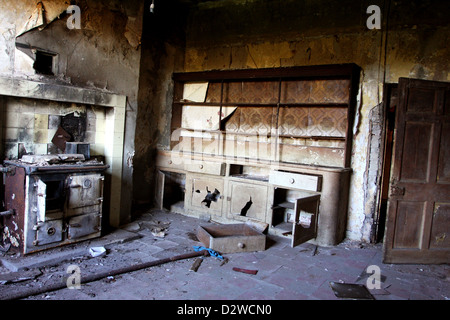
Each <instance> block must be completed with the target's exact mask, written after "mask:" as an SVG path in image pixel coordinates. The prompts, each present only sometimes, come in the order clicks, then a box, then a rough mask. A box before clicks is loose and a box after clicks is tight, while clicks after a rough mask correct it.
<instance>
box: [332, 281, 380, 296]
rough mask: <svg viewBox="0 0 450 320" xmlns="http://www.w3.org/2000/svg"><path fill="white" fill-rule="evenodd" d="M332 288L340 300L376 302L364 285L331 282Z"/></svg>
mask: <svg viewBox="0 0 450 320" xmlns="http://www.w3.org/2000/svg"><path fill="white" fill-rule="evenodd" d="M330 287H331V289H332V290H333V292H334V294H335V295H336V297H338V298H347V299H355V300H375V298H374V297H373V295H372V294H371V293H370V291H369V290H368V289H367V287H366V286H365V285H363V284H354V283H339V282H330Z"/></svg>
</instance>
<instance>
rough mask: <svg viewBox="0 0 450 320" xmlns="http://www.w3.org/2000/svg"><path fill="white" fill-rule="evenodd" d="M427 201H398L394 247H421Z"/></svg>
mask: <svg viewBox="0 0 450 320" xmlns="http://www.w3.org/2000/svg"><path fill="white" fill-rule="evenodd" d="M424 208H425V203H424V202H419V201H398V203H397V217H396V222H395V237H394V246H393V247H394V248H396V249H399V248H416V249H419V248H420V244H421V242H422V229H423V223H424Z"/></svg>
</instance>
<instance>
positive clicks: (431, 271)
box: [0, 210, 450, 300]
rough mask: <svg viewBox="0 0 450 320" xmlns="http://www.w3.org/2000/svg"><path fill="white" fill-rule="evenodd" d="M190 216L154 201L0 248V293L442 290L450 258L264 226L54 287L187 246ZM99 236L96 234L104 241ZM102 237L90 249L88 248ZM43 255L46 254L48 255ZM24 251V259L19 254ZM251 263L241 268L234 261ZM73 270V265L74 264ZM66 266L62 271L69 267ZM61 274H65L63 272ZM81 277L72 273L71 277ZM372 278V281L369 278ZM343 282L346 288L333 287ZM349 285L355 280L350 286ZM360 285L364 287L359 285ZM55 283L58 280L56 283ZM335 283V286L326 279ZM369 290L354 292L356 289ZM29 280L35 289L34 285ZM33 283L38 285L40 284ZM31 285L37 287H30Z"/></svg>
mask: <svg viewBox="0 0 450 320" xmlns="http://www.w3.org/2000/svg"><path fill="white" fill-rule="evenodd" d="M209 223H210V222H205V221H202V220H199V219H196V218H191V217H186V216H183V215H180V214H176V213H168V212H165V211H159V210H152V211H148V212H147V213H145V214H143V215H142V216H141V217H140V218H139V220H137V221H134V222H132V223H130V224H129V225H127V226H126V228H125V229H123V230H118V231H123V233H122V234H121V233H119V234H118V235H117V234H116V235H115V236H109V238H105V239H106V240H105V239H98V240H97V242H95V241H92V240H91V241H86V242H83V243H79V244H76V245H71V246H66V247H64V248H63V247H62V248H56V249H52V250H49V252H48V253H46V254H44V253H39V254H34V256H33V257H17V256H15V255H12V253H10V252H6V253H5V252H3V253H1V252H0V254H1V256H2V257H1V259H2V260H1V261H2V264H3V265H2V266H0V298H1V299H11V297H16V298H20V299H27V300H348V299H367V298H373V299H375V300H449V299H450V266H449V265H400V264H399V265H393V264H383V263H382V246H381V245H367V244H364V245H363V244H360V243H355V242H351V241H344V242H343V243H341V244H339V245H337V246H334V247H317V246H315V245H313V244H311V243H306V244H302V245H300V246H297V247H295V248H291V247H290V243H289V240H288V239H286V238H283V237H275V236H268V238H267V249H266V250H265V251H259V252H250V253H231V254H223V257H224V258H225V259H224V260H221V259H219V258H217V257H212V256H208V257H202V258H200V259H201V264H200V265H199V267H198V269H197V271H192V270H191V267H192V266H193V264H194V262H195V261H196V260H197V259H198V258H189V259H184V260H178V261H173V262H168V263H164V264H161V265H157V266H152V267H148V268H144V269H141V270H137V271H132V272H126V273H123V274H118V275H114V276H107V277H105V278H102V279H100V280H97V281H93V282H89V283H83V284H81V288H79V289H68V288H67V287H64V288H62V289H58V290H53V291H49V292H45V289H44V288H52V286H53V288H55V284H56V285H58V284H61V283H64V284H67V283H72V284H74V285H76V279H77V278H75V276H77V275H80V276H81V278H82V277H87V276H92V275H95V274H100V273H105V272H107V271H109V270H114V269H119V268H123V267H126V266H130V265H136V264H139V263H143V262H149V261H156V260H159V259H163V258H170V257H173V256H177V255H181V254H186V253H192V252H194V248H193V246H202V245H203V244H202V243H200V242H198V240H197V238H196V231H197V228H198V226H199V225H207V224H209ZM102 241H103V242H102ZM99 244H100V245H104V248H106V254H104V255H100V256H97V257H93V256H92V255H91V254H90V253H89V248H91V247H92V246H97V245H99ZM46 256H47V257H48V256H51V257H52V258H51V259H49V258H46ZM27 259H28V260H27ZM235 268H241V269H245V270H253V271H255V272H256V274H248V273H243V272H240V271H236V270H234V269H235ZM74 270H75V271H74ZM68 271H69V272H68ZM68 277H72V278H71V279H70V281H69V278H68ZM78 279H79V278H78ZM377 280H379V281H380V282H376V281H377ZM341 284H345V285H346V284H350V285H352V286H350V288H347V287H345V286H344V287H343V288H342V287H339V285H341ZM354 285H357V286H354ZM363 285H364V286H365V287H364V286H363ZM56 287H57V286H56ZM333 288H334V289H333ZM366 288H369V289H368V291H369V294H368V295H367V292H363V293H365V295H362V296H361V295H358V294H359V292H358V289H363V290H365V289H366ZM36 290H37V291H36ZM39 291H41V292H39ZM30 292H34V293H36V292H39V293H38V294H35V295H33V296H28V293H30Z"/></svg>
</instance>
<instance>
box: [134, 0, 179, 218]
mask: <svg viewBox="0 0 450 320" xmlns="http://www.w3.org/2000/svg"><path fill="white" fill-rule="evenodd" d="M150 3H151V1H149V0H146V1H145V5H144V7H145V8H146V9H145V10H144V26H143V35H142V59H141V72H140V79H139V97H138V100H139V102H140V105H139V110H138V112H137V118H136V141H135V142H136V149H135V155H134V159H133V166H134V175H133V187H134V200H135V202H136V205H137V208H139V206H140V205H143V206H146V205H148V204H150V203H152V201H153V195H154V194H155V192H154V191H155V189H154V188H155V183H154V182H155V178H154V177H155V176H154V174H155V157H156V150H157V147H158V146H159V145H165V144H168V141H169V139H170V121H171V110H172V98H173V82H172V73H173V72H181V71H183V68H184V48H185V37H184V35H185V30H184V28H185V21H186V18H187V7H185V6H184V5H183V4H182V3H181V4H180V3H179V2H178V1H175V0H163V1H155V10H154V12H153V13H151V12H150V10H149V9H148V8H149V7H150ZM137 214H138V212H137Z"/></svg>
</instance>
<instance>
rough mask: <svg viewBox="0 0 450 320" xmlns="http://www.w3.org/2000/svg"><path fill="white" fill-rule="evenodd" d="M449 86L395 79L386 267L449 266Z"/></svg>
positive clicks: (385, 242)
mask: <svg viewBox="0 0 450 320" xmlns="http://www.w3.org/2000/svg"><path fill="white" fill-rule="evenodd" d="M449 158H450V83H443V82H434V81H424V80H415V79H406V78H400V80H399V106H398V108H397V114H396V125H395V131H394V154H393V165H392V172H391V178H390V194H389V199H388V213H387V221H386V233H385V241H384V262H385V263H449V262H450V160H449Z"/></svg>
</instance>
